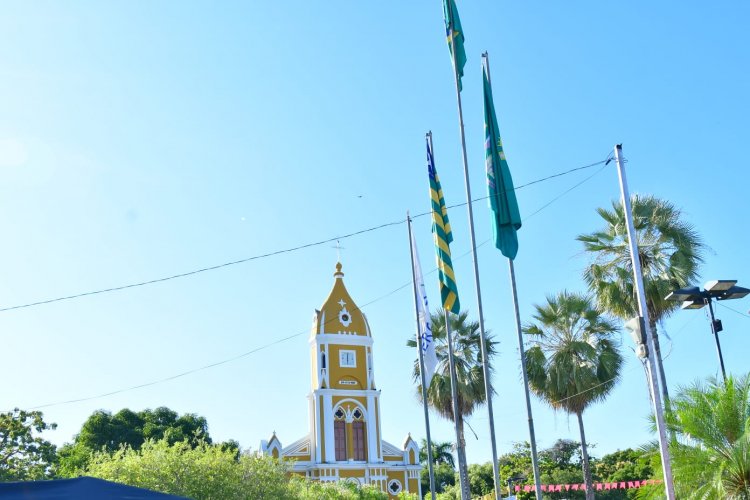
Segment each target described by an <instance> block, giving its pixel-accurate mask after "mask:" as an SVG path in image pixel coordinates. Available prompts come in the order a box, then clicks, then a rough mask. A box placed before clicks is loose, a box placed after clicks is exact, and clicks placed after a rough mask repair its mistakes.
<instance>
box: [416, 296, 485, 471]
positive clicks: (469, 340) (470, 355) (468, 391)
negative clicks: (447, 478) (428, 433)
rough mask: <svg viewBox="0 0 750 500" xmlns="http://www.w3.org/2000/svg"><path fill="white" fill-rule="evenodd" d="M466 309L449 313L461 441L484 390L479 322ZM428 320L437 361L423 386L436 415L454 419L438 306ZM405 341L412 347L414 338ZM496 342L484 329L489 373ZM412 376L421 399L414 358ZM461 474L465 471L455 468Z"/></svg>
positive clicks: (417, 370) (481, 401)
mask: <svg viewBox="0 0 750 500" xmlns="http://www.w3.org/2000/svg"><path fill="white" fill-rule="evenodd" d="M468 316H469V313H468V312H467V311H461V314H458V315H453V314H451V315H450V326H451V334H452V336H453V360H454V364H455V366H456V379H457V380H458V391H457V392H458V411H459V415H458V416H457V418H458V422H457V424H458V433H459V439H460V440H461V442H464V441H465V440H464V418H465V417H468V416H469V415H471V414H472V413H474V411H475V410H476V409H477V408H478V407H479V406H481V405H482V404H483V403H484V402H485V401H486V400H487V398H486V396H485V391H484V373H483V371H482V353H481V339H480V334H479V322H478V321H469V320H468ZM430 320H431V323H432V338H433V340H434V342H435V353H436V354H437V358H438V365H437V367H436V368H435V375H434V376H433V378H432V381H431V382H430V385H429V386H428V387H427V404H428V405H429V406H430V407H432V408H433V409H434V410H435V411H436V412H437V413H438V414H439V415H440V416H442V417H444V418H446V419H448V420H450V421H452V422H456V420H455V419H454V416H453V399H452V397H451V377H450V371H449V363H448V337H447V333H446V331H445V314H444V313H443V311H442V309H441V310H438V311H436V312H434V313H432V314H430ZM407 345H408V346H409V347H412V348H416V346H417V342H416V340H414V339H409V340H408V341H407ZM495 346H496V342H495V341H494V340H492V337H491V336H490V335H489V332H487V331H486V332H485V351H486V353H487V358H488V361H489V362H490V366H489V372H490V373H492V364H491V362H492V358H493V357H494V355H495V353H496V349H495ZM412 375H413V379H414V382H415V383H416V394H417V398H418V399H419V400H420V402H421V401H422V383H421V382H422V379H421V374H420V371H419V359H415V360H414V371H413V374H412ZM459 473H463V474H464V476H465V477H468V476H467V475H466V471H463V472H462V471H459Z"/></svg>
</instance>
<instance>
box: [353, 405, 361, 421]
mask: <svg viewBox="0 0 750 500" xmlns="http://www.w3.org/2000/svg"><path fill="white" fill-rule="evenodd" d="M352 416H353V417H354V420H359V419H361V418H362V412H361V411H360V410H359V408H357V409H356V410H354V413H353V414H352Z"/></svg>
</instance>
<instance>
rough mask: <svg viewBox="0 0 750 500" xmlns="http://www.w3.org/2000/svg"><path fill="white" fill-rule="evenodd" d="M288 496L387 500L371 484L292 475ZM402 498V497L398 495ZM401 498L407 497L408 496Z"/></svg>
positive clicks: (312, 499)
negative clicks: (335, 481)
mask: <svg viewBox="0 0 750 500" xmlns="http://www.w3.org/2000/svg"><path fill="white" fill-rule="evenodd" d="M289 495H290V496H289V497H288V498H294V499H299V500H387V499H388V494H387V493H385V492H383V491H380V489H379V488H376V487H375V486H371V485H364V486H359V485H358V484H357V483H356V482H354V481H341V482H338V483H321V482H319V481H309V480H307V479H304V478H300V477H296V476H295V477H294V478H292V480H291V482H290V493H289ZM399 498H402V497H399ZM403 498H406V499H409V496H406V495H405V496H404V497H403Z"/></svg>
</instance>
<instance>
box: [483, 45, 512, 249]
mask: <svg viewBox="0 0 750 500" xmlns="http://www.w3.org/2000/svg"><path fill="white" fill-rule="evenodd" d="M482 62H483V64H482V69H483V71H482V73H483V84H484V150H485V153H484V164H485V167H486V170H487V191H488V195H489V203H490V209H491V210H492V215H493V216H492V232H493V234H494V236H495V246H496V247H497V248H498V249H499V250H500V251H501V252H502V254H503V255H505V256H506V257H508V258H509V259H511V260H512V259H515V258H516V254H517V253H518V236H517V235H516V231H517V230H519V229H521V215H520V213H519V211H518V201H517V200H516V191H515V189H514V188H513V178H512V177H511V175H510V169H509V168H508V162H507V161H506V160H505V151H503V141H502V139H500V128H499V127H498V125H497V116H496V115H495V103H494V101H493V99H492V86H491V85H490V78H489V62H488V60H487V57H486V53H485V54H484V56H483V61H482Z"/></svg>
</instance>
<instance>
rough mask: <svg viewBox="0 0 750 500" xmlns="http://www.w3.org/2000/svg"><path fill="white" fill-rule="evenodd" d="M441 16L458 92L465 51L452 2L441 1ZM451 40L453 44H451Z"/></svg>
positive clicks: (462, 36) (462, 73)
mask: <svg viewBox="0 0 750 500" xmlns="http://www.w3.org/2000/svg"><path fill="white" fill-rule="evenodd" d="M443 15H444V16H445V38H446V40H447V41H448V50H450V51H451V58H452V59H453V64H455V66H456V73H457V74H458V90H459V91H460V90H461V89H462V85H461V78H462V77H463V76H464V66H466V51H465V50H464V30H463V29H462V28H461V19H460V18H459V17H458V9H457V8H456V2H455V1H454V0H443ZM451 38H452V39H453V43H451ZM454 48H455V52H456V53H455V54H454V53H453V52H454Z"/></svg>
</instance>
